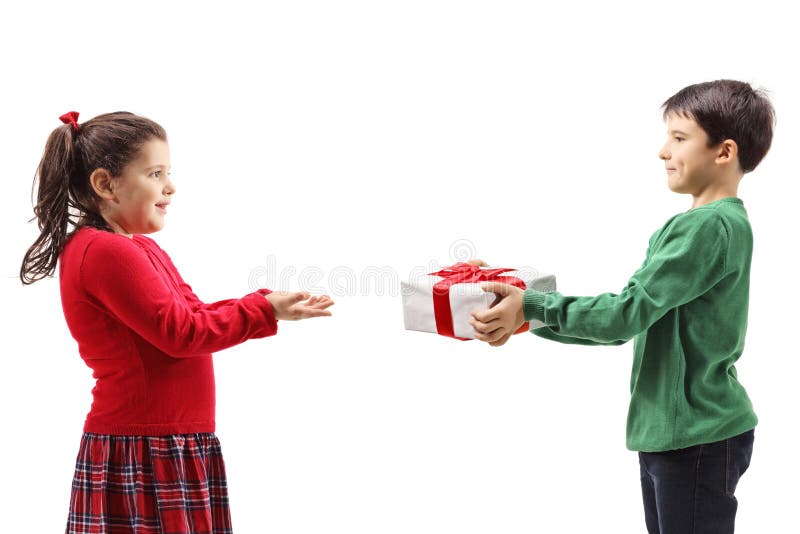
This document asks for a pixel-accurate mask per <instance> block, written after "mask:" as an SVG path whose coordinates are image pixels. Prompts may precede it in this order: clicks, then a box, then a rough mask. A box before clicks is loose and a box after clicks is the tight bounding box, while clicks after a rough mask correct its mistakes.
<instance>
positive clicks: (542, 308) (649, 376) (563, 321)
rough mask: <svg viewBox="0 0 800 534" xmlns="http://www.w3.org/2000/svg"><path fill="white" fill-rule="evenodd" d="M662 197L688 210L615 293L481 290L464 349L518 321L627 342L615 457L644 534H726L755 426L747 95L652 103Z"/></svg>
mask: <svg viewBox="0 0 800 534" xmlns="http://www.w3.org/2000/svg"><path fill="white" fill-rule="evenodd" d="M663 110H664V119H665V120H666V122H667V131H668V133H667V141H666V143H665V144H664V146H663V148H662V149H661V151H660V152H659V157H660V158H661V159H662V160H663V161H664V163H665V166H666V170H667V177H668V184H669V188H670V189H671V190H672V191H675V192H676V193H683V194H691V195H692V198H693V203H692V209H690V210H689V211H686V212H684V213H680V214H678V215H676V216H674V217H672V218H671V219H670V220H668V221H667V223H666V224H665V225H664V226H663V227H662V228H661V229H660V230H658V231H657V232H656V233H655V234H653V236H652V237H651V238H650V243H649V247H648V251H647V256H646V260H645V262H644V265H642V267H640V268H639V270H638V271H636V272H635V273H634V274H633V276H632V277H631V279H630V281H629V282H628V284H627V286H626V287H625V288H624V289H623V290H622V292H621V293H620V294H618V295H617V294H612V293H605V294H602V295H599V296H596V297H567V296H564V295H561V294H560V293H549V294H548V293H540V292H537V291H534V290H530V289H529V290H521V289H518V288H516V287H513V286H510V285H506V284H500V283H486V284H483V288H484V290H485V291H489V292H493V293H497V294H498V295H500V297H501V300H500V301H499V302H498V304H497V305H495V306H494V307H493V308H491V309H489V310H486V311H485V312H481V313H478V312H476V313H473V320H472V321H471V324H472V326H473V328H474V329H475V332H476V338H477V339H480V340H482V341H486V342H488V343H489V344H490V345H492V346H500V345H503V344H504V343H505V342H506V341H508V339H509V338H510V337H511V334H512V333H513V332H514V331H515V330H517V329H518V328H519V327H520V325H522V323H523V322H524V321H527V320H531V319H538V320H540V321H542V322H544V324H545V325H546V326H545V327H543V328H541V329H538V330H535V331H534V333H535V334H537V335H538V336H540V337H543V338H545V339H550V340H553V341H559V342H561V343H573V344H587V345H599V344H613V345H617V344H621V343H625V342H626V341H628V340H629V339H631V338H633V339H634V361H633V370H632V374H631V401H630V408H629V411H628V424H627V447H628V448H629V449H630V450H634V451H639V465H640V471H641V483H642V496H643V499H644V509H645V521H646V524H647V529H648V532H649V533H650V534H654V533H658V534H686V533H689V532H694V533H701V532H702V533H711V532H713V533H729V532H733V529H734V518H735V516H736V508H737V501H736V498H735V497H734V490H735V489H736V483H737V482H738V480H739V477H740V476H741V475H742V473H744V471H745V470H746V469H747V467H748V465H749V463H750V456H751V454H752V450H753V430H754V427H755V426H756V423H757V418H756V415H755V413H754V412H753V407H752V405H751V403H750V399H749V398H748V396H747V393H746V392H745V390H744V387H742V385H741V384H740V383H739V381H738V379H737V375H736V368H735V367H734V364H735V363H736V361H737V360H738V359H739V357H740V356H741V354H742V350H743V348H744V339H745V330H746V326H747V306H748V294H749V284H750V283H749V279H750V259H751V255H752V246H753V238H752V232H751V229H750V224H749V222H748V219H747V212H746V211H745V208H744V205H743V203H742V201H741V200H740V199H739V198H737V189H738V186H739V182H740V180H741V179H742V176H743V175H744V174H745V173H748V172H750V171H752V170H753V169H755V168H756V166H757V165H758V163H759V162H760V161H761V160H762V158H763V157H764V155H766V153H767V151H768V150H769V147H770V143H771V141H772V130H773V123H774V110H773V108H772V105H771V104H770V102H769V100H768V99H767V98H766V96H765V95H764V94H763V93H761V92H759V91H754V90H753V89H752V88H751V87H750V85H749V84H747V83H743V82H738V81H732V80H718V81H714V82H707V83H700V84H696V85H691V86H689V87H686V88H684V89H682V90H681V91H679V92H678V93H677V94H675V95H674V96H672V97H671V98H670V99H669V100H667V101H666V102H665V103H664V105H663Z"/></svg>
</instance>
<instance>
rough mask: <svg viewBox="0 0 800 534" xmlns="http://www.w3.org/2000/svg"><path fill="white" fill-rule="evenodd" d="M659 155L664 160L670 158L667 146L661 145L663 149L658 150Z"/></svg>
mask: <svg viewBox="0 0 800 534" xmlns="http://www.w3.org/2000/svg"><path fill="white" fill-rule="evenodd" d="M658 157H659V158H661V159H663V160H668V159H669V157H670V154H669V151H668V150H667V147H666V146H664V147H661V150H659V151H658Z"/></svg>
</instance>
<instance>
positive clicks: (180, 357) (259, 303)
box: [59, 228, 278, 436]
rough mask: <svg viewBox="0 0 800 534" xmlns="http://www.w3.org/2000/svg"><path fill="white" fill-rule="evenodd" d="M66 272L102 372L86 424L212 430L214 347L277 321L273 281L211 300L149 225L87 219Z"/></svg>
mask: <svg viewBox="0 0 800 534" xmlns="http://www.w3.org/2000/svg"><path fill="white" fill-rule="evenodd" d="M59 275H60V282H61V303H62V306H63V308H64V316H65V318H66V320H67V325H68V326H69V330H70V332H71V333H72V337H74V338H75V340H76V341H77V342H78V350H79V351H80V354H81V357H82V358H83V360H84V361H85V362H86V365H88V366H89V367H90V368H91V369H92V371H93V376H94V378H95V379H96V385H95V387H94V389H93V390H92V395H93V397H94V400H93V402H92V408H91V411H90V412H89V415H88V416H87V417H86V424H85V425H84V431H85V432H94V433H98V434H117V435H140V436H141V435H144V436H156V435H166V434H188V433H195V432H213V431H214V410H215V391H214V367H213V363H212V359H211V353H212V352H216V351H220V350H223V349H226V348H228V347H232V346H233V345H237V344H239V343H242V342H243V341H245V340H247V339H251V338H260V337H266V336H271V335H274V334H275V333H276V332H277V329H278V325H277V321H276V320H275V316H274V314H273V311H272V306H271V305H270V303H269V301H268V300H267V299H266V298H265V297H264V295H266V294H268V293H269V290H266V289H262V290H259V291H257V292H255V293H250V294H249V295H247V296H245V297H243V298H241V299H229V300H222V301H219V302H214V303H211V304H205V303H203V302H202V301H200V299H198V298H197V296H196V295H195V294H194V293H193V292H192V288H191V287H189V286H188V285H187V284H186V282H184V281H183V279H182V278H181V275H180V274H178V271H177V269H176V268H175V266H174V265H173V264H172V261H171V260H170V259H169V256H167V254H166V253H165V252H164V251H163V250H161V248H159V246H158V245H157V244H156V243H155V241H153V240H152V239H150V238H148V237H144V236H142V235H134V236H133V238H132V239H131V238H128V237H126V236H124V235H119V234H114V233H110V232H104V231H102V230H96V229H94V228H82V229H80V230H78V231H77V232H76V233H75V235H74V236H73V237H72V238H71V239H70V240H69V242H68V243H67V245H66V246H65V247H64V251H63V253H62V254H61V257H60V269H59Z"/></svg>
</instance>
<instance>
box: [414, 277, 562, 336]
mask: <svg viewBox="0 0 800 534" xmlns="http://www.w3.org/2000/svg"><path fill="white" fill-rule="evenodd" d="M459 265H464V264H459ZM452 267H456V266H452ZM446 269H449V267H446V268H445V269H444V270H446ZM479 270H481V271H495V272H496V271H497V269H494V268H481V269H479ZM440 272H441V271H440ZM500 277H501V279H499V280H497V281H498V282H502V281H504V280H503V279H502V277H515V278H518V279H520V280H521V281H522V282H524V284H525V287H526V288H527V289H535V290H537V291H544V292H550V291H555V290H556V278H555V276H554V275H552V274H544V273H538V272H536V271H533V270H519V271H517V270H508V271H506V272H503V273H501V274H500ZM444 279H445V277H444V276H438V275H436V274H429V275H423V276H419V277H417V278H416V279H414V280H409V281H402V282H401V290H402V294H403V319H404V321H405V327H406V330H417V331H420V332H432V333H434V334H437V333H439V328H437V325H436V315H435V310H434V295H433V292H434V286H435V285H436V284H437V283H439V282H441V281H442V280H444ZM485 281H491V280H485ZM483 282H484V281H478V282H456V283H453V285H451V286H450V288H449V295H448V296H449V304H450V311H451V316H452V320H453V324H452V329H453V336H454V337H457V338H463V339H475V331H474V330H473V329H472V325H470V324H469V321H470V319H471V318H472V316H471V313H472V311H473V310H477V311H483V310H487V309H489V307H490V306H491V305H492V303H493V302H494V301H495V299H496V298H497V296H496V295H495V294H493V293H487V292H486V291H484V290H483V289H482V288H481V284H482V283H483ZM542 326H544V324H543V323H541V322H540V321H531V323H530V328H531V329H534V328H541V327H542ZM445 335H446V334H445Z"/></svg>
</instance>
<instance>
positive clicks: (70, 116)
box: [59, 111, 79, 132]
mask: <svg viewBox="0 0 800 534" xmlns="http://www.w3.org/2000/svg"><path fill="white" fill-rule="evenodd" d="M59 119H61V122H63V123H64V124H71V125H72V129H73V130H75V131H76V132H77V131H78V128H79V126H78V112H77V111H68V112H66V113H64V114H63V115H61V116H60V117H59Z"/></svg>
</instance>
